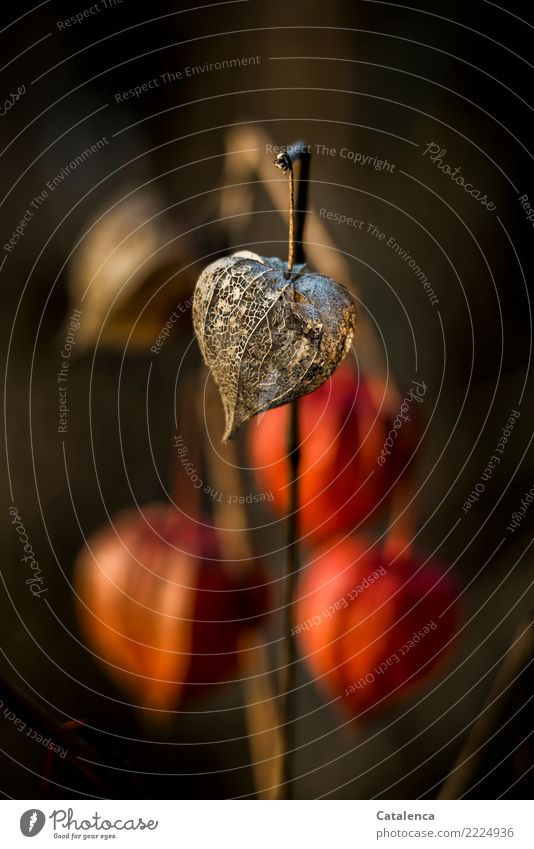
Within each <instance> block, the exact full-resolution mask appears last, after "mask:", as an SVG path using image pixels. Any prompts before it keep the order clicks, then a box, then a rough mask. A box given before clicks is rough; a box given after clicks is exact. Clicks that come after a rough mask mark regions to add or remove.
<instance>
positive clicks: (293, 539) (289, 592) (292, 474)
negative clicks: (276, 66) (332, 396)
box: [274, 142, 310, 799]
mask: <svg viewBox="0 0 534 849" xmlns="http://www.w3.org/2000/svg"><path fill="white" fill-rule="evenodd" d="M274 164H275V165H277V166H278V168H281V169H282V170H283V171H284V172H286V171H288V172H289V256H288V262H287V267H288V271H289V272H291V271H292V270H293V264H294V263H295V262H296V263H302V262H304V248H303V234H304V221H305V216H306V206H307V202H308V175H309V169H310V153H309V147H308V145H306V144H303V143H302V142H299V143H297V144H294V145H292V146H291V147H290V148H288V150H287V151H286V152H285V153H281V154H279V156H278V157H277V158H276V160H275V163H274ZM295 166H296V168H295ZM296 170H297V176H298V181H297V203H296V209H295V192H294V178H295V171H296ZM289 408H290V418H289V433H288V445H287V456H288V462H289V478H290V488H289V510H288V515H287V548H286V562H285V569H284V574H283V583H282V641H281V653H280V680H279V697H280V725H281V732H282V740H283V745H282V765H281V785H280V791H279V795H280V797H281V798H286V799H292V798H293V797H294V782H295V722H296V714H295V695H296V685H297V680H296V679H297V647H296V641H295V638H294V636H293V635H292V633H291V629H292V627H293V599H294V596H295V586H296V582H297V576H298V571H299V523H298V474H299V459H300V443H299V407H298V401H293V402H292V403H291V404H290V405H289Z"/></svg>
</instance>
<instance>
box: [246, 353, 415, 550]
mask: <svg viewBox="0 0 534 849" xmlns="http://www.w3.org/2000/svg"><path fill="white" fill-rule="evenodd" d="M299 406H300V443H301V459H300V476H299V505H300V509H299V528H300V533H301V535H302V536H307V535H310V537H311V539H313V540H321V539H323V538H324V537H326V536H328V535H330V534H333V533H338V532H341V531H344V530H347V529H352V528H354V527H355V526H356V525H357V524H358V523H359V522H361V521H362V520H364V519H365V518H366V517H368V516H370V515H371V514H372V513H373V511H374V510H375V509H378V508H379V506H385V504H386V503H387V500H388V497H389V495H390V493H391V491H392V488H393V485H394V483H395V481H396V479H397V478H398V476H399V475H400V474H402V471H403V469H404V468H405V466H406V465H407V464H408V462H409V460H410V457H411V454H412V452H413V442H414V425H413V421H404V422H403V424H402V427H401V428H399V429H398V430H397V431H396V432H395V440H394V442H393V447H392V448H391V451H390V454H389V455H385V458H384V460H383V464H382V465H381V464H380V463H379V461H378V458H379V457H380V454H381V451H382V449H383V448H384V444H385V442H386V439H387V438H388V434H389V432H390V430H391V429H392V427H393V420H394V418H395V416H396V415H397V413H398V412H399V409H398V407H399V404H398V402H397V400H396V399H395V398H394V397H393V394H392V393H391V392H390V391H389V390H387V388H386V387H385V386H384V385H383V384H381V383H380V381H379V380H378V379H377V378H364V377H363V376H362V375H360V376H359V378H358V376H357V375H356V374H355V372H354V368H353V366H352V365H351V364H350V363H349V362H346V363H343V364H342V365H341V366H340V367H339V368H338V369H337V371H336V372H335V373H334V375H333V376H332V377H331V378H330V380H328V381H327V382H326V383H324V384H323V385H322V386H321V387H320V388H319V389H317V390H316V391H315V392H312V393H311V394H310V395H307V396H305V397H304V398H302V399H300V401H299ZM413 406H416V405H415V404H414V405H413ZM415 415H416V413H415V411H414V410H412V412H411V414H410V416H409V418H410V419H413V418H414V417H415ZM287 417H288V408H287V406H285V407H278V408H277V409H275V410H271V411H269V412H268V413H266V414H265V415H263V416H260V417H259V418H258V419H256V420H253V421H252V422H251V424H250V427H249V447H250V459H251V463H252V464H253V466H254V467H255V468H254V470H255V473H256V475H257V478H258V481H259V482H260V485H261V486H262V488H263V489H265V490H267V491H270V492H272V494H273V496H274V501H273V505H274V507H275V508H276V509H277V511H278V512H279V513H280V514H281V515H284V514H285V512H286V511H287V508H288V504H289V474H288V462H287V446H286V433H287V424H288V419H287Z"/></svg>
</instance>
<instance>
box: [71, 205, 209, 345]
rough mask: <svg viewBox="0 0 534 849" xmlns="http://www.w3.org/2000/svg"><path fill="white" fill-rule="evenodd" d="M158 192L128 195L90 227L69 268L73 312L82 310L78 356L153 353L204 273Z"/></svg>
mask: <svg viewBox="0 0 534 849" xmlns="http://www.w3.org/2000/svg"><path fill="white" fill-rule="evenodd" d="M179 233H180V224H179V222H178V221H176V219H175V218H174V216H173V215H172V212H171V211H169V210H168V209H165V202H164V200H163V198H162V197H161V196H160V195H159V193H158V192H157V191H156V190H154V189H143V190H140V191H133V192H127V191H123V192H122V193H121V197H120V198H119V197H116V198H113V197H112V198H110V199H108V201H107V202H106V204H105V205H104V207H103V208H101V209H99V210H98V212H97V214H96V215H95V216H94V217H92V218H91V219H90V220H89V221H87V222H86V224H85V226H84V231H83V237H82V239H81V241H80V244H79V246H78V247H77V249H76V251H75V252H74V254H73V257H72V260H71V262H70V266H69V294H70V301H71V308H75V309H81V315H80V328H79V330H78V333H77V339H76V342H77V348H78V349H79V350H80V349H82V348H85V347H87V346H90V345H94V344H96V343H97V342H98V344H99V345H105V346H106V345H107V346H109V345H111V346H113V347H116V346H120V347H123V346H124V345H125V344H128V345H132V346H134V347H146V346H147V344H148V345H150V344H151V342H152V341H153V340H154V339H155V338H156V337H157V335H158V333H159V332H160V330H161V328H162V326H163V325H164V324H165V322H166V321H167V320H168V318H169V316H170V315H171V314H172V312H173V310H174V309H175V308H176V304H177V302H180V301H184V300H187V299H189V298H190V296H191V293H192V291H193V286H194V281H195V275H196V270H195V267H194V265H193V264H192V263H193V257H194V248H193V247H192V245H191V243H190V239H189V237H186V236H182V237H180V238H178V237H179Z"/></svg>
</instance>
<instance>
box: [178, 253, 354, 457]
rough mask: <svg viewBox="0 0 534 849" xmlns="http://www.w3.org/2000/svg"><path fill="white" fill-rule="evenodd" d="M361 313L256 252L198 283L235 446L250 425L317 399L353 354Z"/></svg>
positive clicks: (200, 324) (328, 286)
mask: <svg viewBox="0 0 534 849" xmlns="http://www.w3.org/2000/svg"><path fill="white" fill-rule="evenodd" d="M355 322H356V310H355V308H354V304H353V302H352V299H351V297H350V295H349V293H348V292H347V290H346V289H345V288H344V287H343V286H341V284H339V283H336V282H334V281H333V280H331V279H330V278H329V277H325V276H324V275H322V274H314V273H313V272H310V271H308V270H307V268H306V266H304V265H297V266H294V268H293V270H292V272H291V273H289V272H288V270H287V264H286V263H285V262H283V261H282V260H280V259H278V258H276V257H268V258H266V257H261V256H258V255H257V254H254V253H251V252H250V251H244V252H242V253H236V254H233V255H232V256H229V257H223V258H222V259H218V260H217V261H216V262H213V263H211V265H209V266H208V267H207V268H205V269H204V271H203V272H202V274H201V275H200V277H199V279H198V282H197V285H196V288H195V294H194V301H193V323H194V326H195V332H196V334H197V338H198V342H199V345H200V349H201V351H202V354H203V357H204V360H205V362H206V365H207V366H208V368H209V369H210V371H211V374H212V375H213V378H214V380H215V382H216V384H217V386H218V387H219V391H220V393H221V397H222V402H223V406H224V412H225V416H226V430H225V433H224V436H223V441H226V440H227V439H231V438H232V437H233V436H234V434H235V432H236V430H237V429H238V428H239V427H240V425H242V424H243V423H244V422H245V421H247V419H249V418H251V417H252V416H255V415H257V413H261V412H264V411H265V410H270V409H272V408H273V407H279V406H280V405H281V404H287V403H288V402H289V401H292V400H294V399H295V398H298V397H300V396H301V395H306V394H308V393H309V392H313V390H314V389H317V387H319V386H320V385H321V384H322V383H324V381H325V380H326V379H327V378H328V377H329V376H330V375H331V374H332V372H333V371H334V369H335V368H336V366H338V365H339V363H340V362H341V360H342V359H343V357H344V356H345V355H346V354H347V352H348V350H349V348H350V345H351V340H352V334H353V332H354V326H355Z"/></svg>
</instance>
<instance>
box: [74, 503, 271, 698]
mask: <svg viewBox="0 0 534 849" xmlns="http://www.w3.org/2000/svg"><path fill="white" fill-rule="evenodd" d="M218 557H219V545H218V540H217V534H216V532H215V530H214V529H213V528H211V527H209V526H207V525H200V524H197V523H196V522H194V521H193V520H192V519H189V518H187V517H184V516H182V515H181V514H180V513H179V512H178V511H177V510H176V509H175V508H174V507H172V506H171V505H168V504H151V505H148V506H143V507H142V508H141V509H137V508H135V509H133V508H132V509H127V510H124V511H123V512H121V513H119V514H118V515H117V516H115V517H114V518H113V521H112V523H110V524H109V525H108V526H107V527H105V528H103V529H101V530H99V531H98V532H96V533H95V534H94V535H93V536H92V537H90V539H89V540H88V541H87V544H86V545H85V547H84V548H83V550H82V551H81V553H80V554H79V556H78V559H77V563H76V567H75V575H74V586H75V591H76V594H77V599H78V604H77V607H78V613H79V616H80V621H81V625H82V628H83V631H84V633H85V635H86V638H87V642H88V644H89V646H91V647H92V649H93V650H94V652H95V653H96V655H97V657H98V658H99V659H100V660H101V661H102V662H103V663H104V664H105V667H106V671H107V672H108V673H109V675H110V676H111V677H112V678H113V679H114V680H115V681H116V682H117V683H118V684H119V685H120V686H121V687H122V688H123V689H124V690H125V691H126V692H127V693H128V694H129V696H130V697H131V698H133V699H135V700H137V702H138V703H139V704H140V705H141V706H145V707H150V708H155V709H160V710H169V709H172V708H175V707H177V706H178V705H179V704H180V703H181V702H182V701H183V700H184V699H185V698H187V697H188V696H189V695H191V694H193V693H198V692H199V691H201V690H205V689H206V688H207V687H209V686H211V685H213V684H216V683H218V682H221V681H224V680H226V679H228V678H229V677H231V676H232V674H233V673H234V674H235V669H236V666H237V661H238V654H237V643H238V640H239V638H240V636H241V634H242V632H243V630H245V629H247V628H250V627H251V626H253V625H254V624H255V623H256V622H257V621H258V619H259V618H260V617H261V616H262V615H263V614H264V613H265V610H266V606H267V600H268V599H267V588H266V584H265V574H264V572H263V570H262V568H261V566H259V565H258V564H257V563H256V562H255V561H252V562H251V563H248V564H247V563H246V564H244V565H241V564H225V563H223V562H221V561H220V560H218V559H217V558H218Z"/></svg>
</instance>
